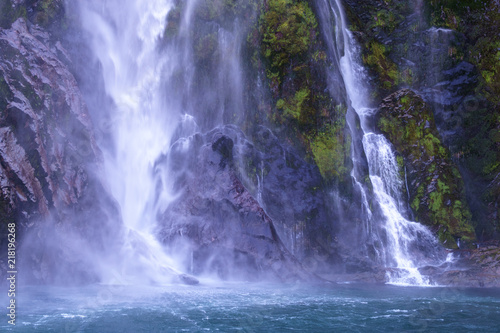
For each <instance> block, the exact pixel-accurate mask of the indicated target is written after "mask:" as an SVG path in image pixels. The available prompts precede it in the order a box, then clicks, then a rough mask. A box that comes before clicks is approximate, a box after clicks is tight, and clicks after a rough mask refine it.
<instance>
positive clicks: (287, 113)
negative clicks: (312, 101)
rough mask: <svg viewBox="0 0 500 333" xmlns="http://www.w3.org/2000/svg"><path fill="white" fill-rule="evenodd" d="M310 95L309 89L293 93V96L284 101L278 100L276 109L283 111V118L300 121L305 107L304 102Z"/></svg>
mask: <svg viewBox="0 0 500 333" xmlns="http://www.w3.org/2000/svg"><path fill="white" fill-rule="evenodd" d="M310 94H311V91H310V90H309V88H307V87H305V88H302V89H301V90H298V91H296V92H295V96H293V97H292V98H288V99H287V100H286V101H284V100H283V99H279V100H278V102H277V103H276V107H277V108H278V109H279V110H282V111H283V115H284V117H286V118H291V119H295V120H300V118H301V116H303V111H304V108H306V107H307V105H306V101H307V100H308V99H309V95H310Z"/></svg>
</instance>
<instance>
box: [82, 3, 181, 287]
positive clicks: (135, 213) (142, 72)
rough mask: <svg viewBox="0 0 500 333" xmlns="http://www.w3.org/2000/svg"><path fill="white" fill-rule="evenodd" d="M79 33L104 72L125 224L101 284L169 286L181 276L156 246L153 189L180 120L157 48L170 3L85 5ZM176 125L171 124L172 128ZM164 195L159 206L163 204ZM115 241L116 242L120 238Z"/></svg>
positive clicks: (110, 159) (107, 157)
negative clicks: (164, 87)
mask: <svg viewBox="0 0 500 333" xmlns="http://www.w3.org/2000/svg"><path fill="white" fill-rule="evenodd" d="M80 4H81V15H82V23H83V26H84V28H85V29H86V30H87V31H88V32H89V34H90V36H91V47H92V49H93V51H94V53H95V54H96V56H97V58H98V60H99V62H100V64H101V67H102V72H103V77H104V83H105V89H106V94H107V95H108V96H109V97H111V99H112V101H113V106H112V109H111V110H104V111H102V112H103V113H104V112H109V115H108V116H109V119H110V120H109V123H108V126H107V130H108V131H109V133H108V134H109V135H110V137H111V141H112V142H111V144H110V145H107V146H106V145H103V143H102V142H101V145H102V147H103V153H104V165H105V174H106V179H107V180H108V185H109V187H110V189H111V192H112V194H113V196H114V197H115V199H116V200H117V201H118V203H119V205H120V209H121V216H122V220H123V229H124V232H123V240H122V241H121V245H122V248H121V249H117V252H119V258H118V260H117V261H116V262H114V263H112V264H109V265H107V270H108V271H110V272H108V273H109V274H108V276H106V272H104V275H105V276H104V277H103V282H107V281H108V282H109V280H110V279H117V276H118V279H120V280H121V281H122V282H125V283H127V282H131V283H134V282H137V281H140V280H141V279H143V277H144V276H147V277H148V279H150V280H151V281H152V282H155V283H167V282H170V281H171V280H172V277H173V276H175V275H177V274H179V270H178V268H179V267H177V266H178V265H177V264H176V262H175V261H174V260H173V259H172V258H170V257H169V256H167V255H166V254H165V253H164V251H163V249H162V246H161V244H160V243H159V242H158V241H157V240H156V238H155V236H154V234H153V230H154V227H155V218H156V207H155V206H158V205H161V204H165V202H163V203H160V202H158V200H157V201H156V202H155V201H154V200H152V199H153V195H154V193H155V182H154V179H153V172H152V168H153V165H154V162H155V160H157V159H158V158H159V157H160V156H161V155H162V154H165V153H166V152H167V150H168V147H169V145H170V138H171V136H172V134H173V131H174V130H175V125H176V121H175V120H176V119H177V117H178V113H177V111H176V110H174V109H172V108H169V106H168V104H167V103H166V101H165V100H163V99H162V98H163V96H164V95H163V94H162V93H161V81H160V80H161V77H162V74H163V73H164V72H165V71H166V70H168V65H170V64H169V63H168V61H169V58H168V57H164V56H160V54H159V53H158V51H157V49H158V46H157V41H158V40H159V38H160V37H161V36H162V34H163V32H164V30H165V23H166V16H167V13H168V12H169V10H170V9H171V7H172V4H171V3H169V2H168V1H167V2H166V1H163V0H155V1H148V2H143V1H126V2H123V1H117V0H110V1H100V0H99V1H82V2H80ZM172 120H174V121H172ZM167 194H168V192H165V191H164V192H163V197H162V198H163V201H165V200H166V201H168V199H169V198H168V195H167ZM117 237H118V236H117Z"/></svg>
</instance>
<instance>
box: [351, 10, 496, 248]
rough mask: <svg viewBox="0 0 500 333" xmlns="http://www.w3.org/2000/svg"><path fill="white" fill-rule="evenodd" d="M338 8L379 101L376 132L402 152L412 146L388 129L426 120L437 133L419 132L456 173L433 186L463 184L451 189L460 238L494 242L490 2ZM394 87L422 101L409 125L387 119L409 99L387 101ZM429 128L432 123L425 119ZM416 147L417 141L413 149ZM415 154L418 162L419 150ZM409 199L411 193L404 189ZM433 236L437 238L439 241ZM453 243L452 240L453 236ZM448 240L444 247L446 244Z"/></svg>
mask: <svg viewBox="0 0 500 333" xmlns="http://www.w3.org/2000/svg"><path fill="white" fill-rule="evenodd" d="M346 9H347V12H348V14H349V15H348V16H349V18H350V21H351V29H352V30H354V31H355V33H356V36H357V38H358V41H359V43H360V44H361V45H362V48H363V50H362V52H363V61H364V63H365V65H366V66H367V68H368V70H369V71H370V73H371V75H370V76H371V84H372V87H373V88H374V90H375V94H374V95H373V99H374V103H376V104H379V103H380V102H382V101H383V102H382V105H381V110H382V112H383V116H382V122H379V124H380V128H381V130H382V131H384V132H385V133H387V134H388V135H389V138H390V140H391V141H392V143H393V144H394V145H395V146H396V149H397V150H398V152H400V153H401V152H403V151H406V152H409V151H410V150H411V149H413V148H412V146H411V145H410V144H408V143H405V142H404V140H401V139H400V137H397V136H396V133H397V131H393V130H395V129H396V128H397V126H398V125H402V126H403V127H404V128H405V130H408V125H409V124H410V123H411V122H412V121H416V122H418V121H419V119H420V120H422V119H424V118H428V117H429V116H430V117H431V118H433V119H434V121H435V124H436V128H437V132H436V131H434V130H432V129H425V131H427V132H428V133H431V131H432V133H433V134H432V135H433V141H434V142H435V144H436V145H437V146H442V147H443V148H444V149H445V150H449V158H448V160H447V162H446V164H447V165H449V167H450V168H452V169H454V170H458V171H459V172H460V175H458V174H456V172H455V174H456V176H451V177H448V180H447V181H444V182H443V180H442V179H441V182H442V184H443V185H442V186H441V188H452V187H453V186H455V185H454V184H453V183H454V182H455V179H457V181H458V183H459V184H461V183H462V180H460V178H462V179H463V183H464V186H463V187H462V185H458V186H459V187H460V188H462V190H459V192H463V190H465V198H462V199H461V200H460V202H461V204H460V207H461V208H460V210H463V211H464V212H465V213H464V214H462V216H464V219H463V221H464V222H463V223H464V225H463V227H461V228H465V229H464V230H466V229H467V230H469V231H467V232H466V234H468V235H469V236H467V238H469V237H472V238H471V239H473V238H474V237H473V235H471V234H470V229H471V228H474V231H475V233H476V235H477V237H478V240H479V241H487V240H489V239H496V238H498V230H499V229H498V228H499V225H500V224H499V215H498V202H499V197H498V187H497V186H498V174H499V171H500V169H499V166H500V165H499V164H498V161H499V160H500V156H499V153H498V152H499V149H498V148H499V146H498V145H499V141H498V133H499V126H500V125H499V124H500V121H499V119H500V118H499V115H500V107H499V105H500V104H499V101H498V97H497V96H498V84H496V83H495V82H498V80H497V79H498V72H499V71H498V68H499V67H498V66H499V65H500V61H499V60H498V54H497V52H498V51H497V45H498V36H497V35H495V33H494V32H493V31H497V30H498V29H497V28H498V25H499V24H500V18H499V15H498V13H499V10H498V9H499V8H498V3H497V2H496V1H465V2H461V3H460V5H458V3H454V2H450V1H419V2H409V1H349V0H347V1H346ZM401 88H410V89H411V90H412V91H413V94H415V93H416V94H417V95H418V96H419V97H420V98H422V99H423V102H424V104H425V105H426V106H425V108H426V109H427V110H428V111H427V112H425V113H424V114H422V115H421V116H418V117H417V118H414V119H413V120H411V119H410V117H411V116H412V112H410V113H409V114H408V113H407V116H410V117H408V118H407V119H402V118H401V117H402V116H404V114H399V116H395V117H389V118H390V119H389V118H387V116H388V115H389V111H388V110H389V108H391V107H393V106H395V107H396V109H397V110H400V111H401V110H402V109H404V110H408V108H407V106H410V105H409V104H412V102H409V104H408V105H407V106H405V103H404V101H403V103H401V101H400V100H398V99H399V98H406V99H407V97H404V96H405V95H407V93H404V94H401V93H397V94H396V95H391V97H387V96H389V95H390V94H392V93H394V92H396V91H398V90H399V89H401ZM389 100H392V102H389ZM407 100H408V99H407ZM409 100H414V99H413V98H409ZM398 105H399V107H398ZM384 110H385V111H384ZM396 113H397V112H396ZM403 113H406V111H405V112H403ZM413 116H415V114H413ZM391 119H392V120H394V121H392V120H391ZM427 120H429V119H427ZM429 126H430V127H433V126H434V125H432V121H430V123H429V125H428V126H427V127H428V128H429ZM389 128H391V129H389ZM414 129H417V130H418V128H416V127H415V128H414ZM391 131H392V134H391V133H390V132H391ZM414 134H416V133H414ZM422 134H424V135H428V134H425V133H423V132H422ZM414 138H416V137H414ZM422 138H423V137H422ZM416 143H417V142H415V144H416ZM424 143H425V142H423V141H422V142H419V145H420V146H422V144H424ZM422 154H423V155H422V157H423V158H425V155H426V153H425V152H422ZM446 154H448V153H446ZM404 157H405V161H404V162H405V166H406V167H408V168H410V169H411V168H413V166H411V165H409V164H408V163H407V162H408V161H406V158H407V157H408V155H406V156H404ZM419 157H420V156H419ZM430 157H431V158H437V159H439V158H440V157H439V152H438V151H437V150H436V153H435V154H431V155H430ZM427 172H428V170H426V169H425V168H424V169H421V171H420V173H419V175H420V176H419V177H420V178H422V179H424V178H425V177H427V176H428V175H427V174H426V173H427ZM450 175H451V173H450ZM420 186H423V188H422V189H421V191H420V192H421V193H422V195H423V193H427V192H428V193H429V194H431V193H432V194H433V195H434V196H435V195H439V193H440V189H439V186H433V185H431V182H429V183H427V185H425V182H421V183H420ZM446 191H448V190H446ZM417 192H418V191H417ZM417 192H415V193H417ZM410 194H411V195H412V197H414V196H415V194H413V193H411V190H410ZM417 196H418V195H417ZM421 198H422V197H421V196H420V199H421ZM420 199H419V200H420ZM464 199H465V200H464ZM452 205H453V204H452ZM467 206H468V207H469V208H470V212H471V214H470V215H469V213H468V212H467V211H468V208H466V207H467ZM435 208H437V206H436V207H435ZM412 209H413V212H414V213H415V215H416V216H417V217H418V216H420V217H421V214H422V211H421V210H420V205H418V204H417V202H416V201H415V202H414V203H413V204H412ZM432 223H436V222H435V221H434V222H431V224H432ZM438 223H439V222H438ZM440 230H441V231H440V232H442V230H443V229H442V228H441V229H440ZM440 237H441V239H442V240H443V241H445V239H446V238H447V237H444V238H443V235H440ZM454 238H455V239H456V238H460V236H459V235H458V234H456V235H455V236H454ZM450 241H451V239H449V240H448V242H447V245H446V246H450V244H451V243H453V242H450ZM452 247H453V245H452Z"/></svg>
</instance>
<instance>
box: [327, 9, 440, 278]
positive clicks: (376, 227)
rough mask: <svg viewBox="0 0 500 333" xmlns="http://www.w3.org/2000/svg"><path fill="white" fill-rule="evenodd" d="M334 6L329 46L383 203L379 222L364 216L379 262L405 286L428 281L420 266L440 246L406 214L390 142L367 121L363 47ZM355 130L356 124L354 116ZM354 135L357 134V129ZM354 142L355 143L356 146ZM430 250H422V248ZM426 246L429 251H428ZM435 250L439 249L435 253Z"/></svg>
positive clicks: (364, 205)
mask: <svg viewBox="0 0 500 333" xmlns="http://www.w3.org/2000/svg"><path fill="white" fill-rule="evenodd" d="M330 8H331V10H332V13H333V15H334V17H335V22H336V24H337V26H336V31H335V32H336V45H330V46H329V47H330V51H331V52H336V53H337V58H338V59H339V62H340V68H341V73H342V76H343V79H344V83H345V87H346V91H347V96H348V98H349V99H350V102H351V108H352V110H353V111H354V112H355V113H356V114H357V115H358V116H359V119H360V125H361V130H362V133H363V138H362V143H363V149H364V153H365V155H366V158H367V161H368V167H369V177H370V181H371V184H372V186H373V194H374V198H375V200H376V203H377V204H378V205H379V207H380V209H381V212H382V217H383V221H377V220H376V219H375V218H373V215H371V214H368V215H366V217H367V219H366V224H368V225H369V226H368V227H365V230H366V231H367V232H369V233H370V234H368V235H367V237H368V238H369V239H370V241H371V242H372V243H373V244H377V243H379V244H380V243H382V246H378V247H377V248H376V252H377V256H378V258H377V259H378V260H379V262H380V263H381V264H382V265H383V266H385V267H386V268H387V279H388V282H389V283H393V284H402V285H428V284H429V280H428V278H426V277H425V276H422V275H421V274H420V272H419V271H418V267H420V266H423V265H427V264H431V263H437V262H434V258H435V257H436V252H437V251H438V249H439V248H440V245H439V243H438V241H437V240H436V238H435V237H434V236H433V235H432V233H431V232H430V231H429V230H428V229H427V228H426V227H425V226H423V225H421V224H419V223H416V222H412V221H409V220H408V219H407V218H405V215H407V212H406V203H405V202H404V200H402V198H401V193H402V192H403V190H404V186H403V182H402V180H401V176H400V175H399V169H398V164H397V162H396V157H395V155H394V153H393V148H392V146H391V144H390V142H388V141H387V139H386V138H385V137H384V136H383V135H382V134H376V133H374V132H373V129H371V128H370V126H369V124H368V119H369V117H370V116H372V115H373V112H374V110H373V109H372V108H370V105H369V95H368V87H366V85H365V82H367V81H368V80H367V76H366V73H365V70H364V68H363V66H362V64H361V60H360V49H359V47H358V45H357V44H356V41H355V40H354V37H353V35H352V33H351V32H350V31H349V29H348V28H347V26H346V19H345V16H344V15H345V14H344V12H343V9H342V5H341V3H340V1H339V0H335V1H331V2H330ZM349 126H350V128H351V131H353V128H355V124H353V122H352V120H351V122H350V123H349ZM352 136H353V138H355V137H356V135H355V134H354V133H353V135H352ZM353 146H354V147H355V145H353ZM358 156H359V152H356V151H353V164H354V168H353V172H352V174H351V175H352V178H353V181H354V182H355V184H356V186H357V188H358V189H360V190H361V191H362V198H363V199H364V202H362V203H361V205H362V208H364V209H365V210H366V208H367V207H368V203H367V202H366V197H367V195H366V193H365V191H366V190H365V187H364V186H363V185H361V184H360V182H359V179H358V177H360V171H359V170H357V168H359V161H358V160H357V159H358ZM424 244H425V248H427V249H430V251H429V252H428V253H421V250H420V249H419V248H418V247H421V248H423V247H422V246H423V245H424ZM426 251H428V250H426ZM434 251H435V252H434Z"/></svg>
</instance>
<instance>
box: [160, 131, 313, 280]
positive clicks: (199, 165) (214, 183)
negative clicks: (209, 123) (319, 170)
mask: <svg viewBox="0 0 500 333" xmlns="http://www.w3.org/2000/svg"><path fill="white" fill-rule="evenodd" d="M263 135H264V136H266V137H267V138H268V140H269V138H270V137H271V136H272V133H271V132H270V131H265V132H264V133H263ZM188 140H189V141H188V142H189V143H188V146H189V147H187V148H186V142H185V141H184V140H182V139H181V140H179V141H177V142H176V143H175V144H174V145H173V146H172V149H171V151H172V152H171V154H170V155H169V156H168V157H167V158H166V159H165V160H164V161H163V162H159V163H158V165H157V170H158V172H160V170H161V169H162V168H164V167H165V165H168V163H169V161H171V162H172V164H170V168H167V169H165V170H164V171H163V172H168V173H169V174H172V173H174V174H176V175H177V177H176V179H177V181H176V183H175V184H174V188H175V189H176V190H178V191H180V194H179V196H178V198H177V199H176V200H175V201H174V202H173V203H171V204H170V205H169V207H168V208H167V209H166V211H165V212H164V213H163V214H162V215H161V216H160V219H159V220H160V222H159V224H160V227H159V235H160V239H161V240H162V241H163V242H164V243H165V244H167V245H169V246H170V248H172V249H175V248H181V247H183V248H184V249H185V246H186V244H187V246H188V247H189V248H190V249H192V256H190V257H188V258H186V261H187V262H189V261H192V264H191V263H190V264H188V266H190V265H192V266H191V270H192V271H193V273H196V274H201V273H212V274H217V275H218V276H220V277H222V278H244V279H249V280H257V279H259V278H272V279H279V280H282V281H292V280H297V279H299V280H310V279H314V276H313V274H311V273H310V272H307V271H306V270H305V269H304V268H303V267H302V265H301V264H300V263H299V261H298V260H297V259H296V258H295V257H294V256H293V255H292V254H291V253H290V252H289V250H288V249H287V248H286V246H285V245H284V244H283V242H282V241H281V239H280V236H279V235H278V232H277V230H276V227H275V226H276V224H275V222H274V221H273V220H272V219H271V218H270V216H269V215H268V214H267V213H266V211H265V210H264V209H263V207H262V206H261V204H260V203H259V201H258V200H257V199H256V198H255V197H254V196H253V195H252V193H251V192H250V191H249V190H247V188H246V186H245V185H244V183H243V181H242V178H245V177H248V176H246V175H243V174H242V173H241V172H242V171H244V170H245V168H244V167H242V168H239V167H238V164H240V163H242V161H245V160H247V161H248V162H249V163H253V162H256V161H260V159H256V160H254V159H253V158H255V157H256V155H259V153H260V152H259V151H258V150H256V149H255V148H253V146H252V144H251V143H250V142H249V141H247V140H246V138H245V136H244V135H243V133H242V132H241V131H240V130H238V129H237V128H236V127H234V126H224V127H220V128H216V129H214V130H212V131H210V132H208V133H207V134H204V135H201V134H195V135H194V136H192V137H190V138H189V139H188ZM263 142H264V143H266V142H267V143H269V141H263ZM231 156H233V158H232V159H231V158H230V157H231ZM270 156H272V154H271V155H270ZM280 156H283V155H282V152H280ZM270 160H271V157H268V161H267V162H269V161H270ZM231 161H232V162H231ZM289 162H290V163H296V164H297V165H299V164H300V163H303V162H299V161H294V160H293V161H289ZM280 166H281V169H283V168H285V163H284V161H283V162H282V164H281V165H280ZM271 169H272V168H271ZM279 170H280V168H279V167H277V166H276V170H273V171H272V172H274V173H275V174H276V175H279V174H280V171H279ZM253 176H254V177H255V176H256V175H255V173H254V174H253ZM297 181H298V182H300V180H297ZM246 183H247V184H250V186H255V184H254V183H252V182H251V181H249V180H248V179H247V181H246ZM284 184H285V185H286V184H287V182H286V181H285V183H284ZM257 194H258V193H257ZM304 195H305V194H304ZM276 200H277V201H276V202H272V203H271V206H274V205H277V204H278V202H279V201H280V199H279V198H277V199H276ZM281 200H283V198H281ZM299 206H302V205H299ZM304 206H305V205H304ZM276 213H277V212H276ZM285 216H286V215H285ZM283 222H284V221H283ZM287 222H288V223H289V224H290V225H293V221H287Z"/></svg>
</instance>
